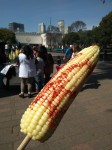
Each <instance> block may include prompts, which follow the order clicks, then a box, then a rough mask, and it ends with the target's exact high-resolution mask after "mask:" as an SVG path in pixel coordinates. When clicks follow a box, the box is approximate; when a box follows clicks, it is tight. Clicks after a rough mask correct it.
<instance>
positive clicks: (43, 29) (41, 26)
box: [38, 23, 46, 34]
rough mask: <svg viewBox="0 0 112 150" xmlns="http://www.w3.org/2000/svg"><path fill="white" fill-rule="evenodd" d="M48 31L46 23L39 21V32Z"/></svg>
mask: <svg viewBox="0 0 112 150" xmlns="http://www.w3.org/2000/svg"><path fill="white" fill-rule="evenodd" d="M45 32H46V26H45V24H44V23H39V24H38V33H41V34H42V33H45Z"/></svg>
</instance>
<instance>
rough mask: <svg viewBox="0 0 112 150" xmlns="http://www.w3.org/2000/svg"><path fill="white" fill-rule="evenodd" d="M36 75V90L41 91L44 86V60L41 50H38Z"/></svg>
mask: <svg viewBox="0 0 112 150" xmlns="http://www.w3.org/2000/svg"><path fill="white" fill-rule="evenodd" d="M36 59H37V63H36V76H35V88H36V92H40V91H41V89H42V88H43V87H44V67H45V64H44V60H43V59H42V53H41V52H40V51H36Z"/></svg>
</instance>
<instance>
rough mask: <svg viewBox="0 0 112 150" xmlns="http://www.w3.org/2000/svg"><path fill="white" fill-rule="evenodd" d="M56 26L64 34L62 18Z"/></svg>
mask: <svg viewBox="0 0 112 150" xmlns="http://www.w3.org/2000/svg"><path fill="white" fill-rule="evenodd" d="M57 26H58V28H59V31H60V33H62V34H64V28H65V24H64V20H59V21H58V23H57Z"/></svg>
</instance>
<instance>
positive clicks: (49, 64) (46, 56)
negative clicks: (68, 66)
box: [38, 45, 54, 84]
mask: <svg viewBox="0 0 112 150" xmlns="http://www.w3.org/2000/svg"><path fill="white" fill-rule="evenodd" d="M38 50H39V51H40V53H41V56H42V58H43V60H44V63H45V67H44V75H45V84H46V83H47V82H48V81H49V80H50V78H51V77H50V75H51V74H52V73H53V68H54V60H53V57H52V55H51V54H50V53H48V52H47V48H46V47H45V46H43V45H41V46H40V47H39V49H38Z"/></svg>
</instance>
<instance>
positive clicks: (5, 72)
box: [1, 65, 12, 75]
mask: <svg viewBox="0 0 112 150" xmlns="http://www.w3.org/2000/svg"><path fill="white" fill-rule="evenodd" d="M11 66H12V65H7V66H5V67H4V68H3V69H2V70H1V73H2V74H4V75H6V74H7V72H8V70H9V69H10V67H11Z"/></svg>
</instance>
